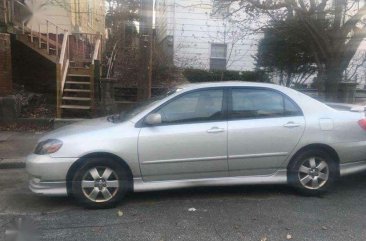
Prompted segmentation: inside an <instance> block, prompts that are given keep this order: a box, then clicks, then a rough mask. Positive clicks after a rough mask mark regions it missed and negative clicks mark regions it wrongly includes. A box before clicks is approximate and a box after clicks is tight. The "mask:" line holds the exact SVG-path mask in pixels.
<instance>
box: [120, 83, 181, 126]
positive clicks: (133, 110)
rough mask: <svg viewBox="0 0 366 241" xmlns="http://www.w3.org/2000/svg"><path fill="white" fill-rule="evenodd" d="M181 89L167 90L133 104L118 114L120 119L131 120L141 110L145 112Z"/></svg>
mask: <svg viewBox="0 0 366 241" xmlns="http://www.w3.org/2000/svg"><path fill="white" fill-rule="evenodd" d="M179 90H180V89H172V90H169V91H167V92H166V93H164V94H161V95H158V96H155V97H153V98H150V99H148V100H145V101H142V102H139V103H137V104H135V105H133V106H132V107H130V108H129V109H127V110H125V111H122V112H121V113H120V114H119V115H118V121H125V120H129V119H131V118H133V117H135V116H136V115H138V114H140V113H141V112H143V111H144V110H146V109H148V108H150V107H151V106H153V105H155V104H156V103H157V102H159V101H160V100H162V99H164V98H166V97H168V96H170V95H172V94H175V93H176V92H178V91H179Z"/></svg>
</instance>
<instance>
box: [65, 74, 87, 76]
mask: <svg viewBox="0 0 366 241" xmlns="http://www.w3.org/2000/svg"><path fill="white" fill-rule="evenodd" d="M67 76H70V77H90V74H68V75H67Z"/></svg>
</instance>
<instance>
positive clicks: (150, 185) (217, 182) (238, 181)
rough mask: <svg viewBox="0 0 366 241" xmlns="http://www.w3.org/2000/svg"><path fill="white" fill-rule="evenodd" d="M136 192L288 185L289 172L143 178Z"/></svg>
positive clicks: (135, 179)
mask: <svg viewBox="0 0 366 241" xmlns="http://www.w3.org/2000/svg"><path fill="white" fill-rule="evenodd" d="M133 182H134V192H144V191H158V190H168V189H179V188H187V187H201V186H233V185H251V184H286V183H287V171H286V170H280V171H277V172H276V173H275V174H273V175H270V176H244V177H222V178H205V179H189V180H171V181H153V182H144V181H143V180H142V178H134V179H133Z"/></svg>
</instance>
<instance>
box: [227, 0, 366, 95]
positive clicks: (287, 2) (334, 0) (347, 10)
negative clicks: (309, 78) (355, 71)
mask: <svg viewBox="0 0 366 241" xmlns="http://www.w3.org/2000/svg"><path fill="white" fill-rule="evenodd" d="M222 2H223V3H225V4H228V3H230V4H231V5H232V6H235V8H233V9H235V10H233V11H232V14H235V13H237V12H240V11H241V12H246V13H248V14H250V15H256V16H257V17H260V16H265V17H266V19H268V20H271V19H273V20H283V19H286V18H296V19H298V20H299V21H300V22H301V23H302V27H303V31H305V32H306V33H307V36H308V37H309V45H310V46H311V48H312V52H313V54H314V57H315V60H316V65H317V69H318V79H320V80H321V82H322V86H323V87H324V89H325V91H326V98H327V99H328V100H332V99H335V98H336V95H337V89H338V83H339V82H341V81H342V80H343V77H344V73H345V71H346V70H347V68H348V67H349V64H350V62H351V60H352V59H353V57H354V56H355V54H356V52H357V50H358V49H359V46H360V45H361V43H362V41H363V40H364V39H365V36H366V24H365V23H366V22H365V20H366V19H365V17H366V1H365V0H223V1H222ZM270 22H271V21H267V24H270Z"/></svg>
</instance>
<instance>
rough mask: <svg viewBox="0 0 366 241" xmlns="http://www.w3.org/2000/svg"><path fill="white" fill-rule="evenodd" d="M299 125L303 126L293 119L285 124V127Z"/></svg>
mask: <svg viewBox="0 0 366 241" xmlns="http://www.w3.org/2000/svg"><path fill="white" fill-rule="evenodd" d="M299 126H301V124H299V123H295V122H293V121H290V122H288V123H287V124H284V125H283V127H286V128H295V127H299Z"/></svg>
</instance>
